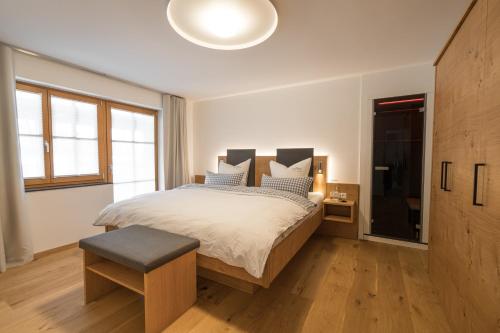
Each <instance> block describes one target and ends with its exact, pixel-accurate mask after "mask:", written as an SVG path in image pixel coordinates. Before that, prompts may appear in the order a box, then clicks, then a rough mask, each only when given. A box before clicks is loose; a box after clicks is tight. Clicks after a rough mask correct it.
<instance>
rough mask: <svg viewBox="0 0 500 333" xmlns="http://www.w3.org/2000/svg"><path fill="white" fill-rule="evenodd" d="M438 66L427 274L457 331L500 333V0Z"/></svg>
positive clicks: (467, 26)
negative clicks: (428, 272) (428, 273)
mask: <svg viewBox="0 0 500 333" xmlns="http://www.w3.org/2000/svg"><path fill="white" fill-rule="evenodd" d="M435 65H436V104H435V116H434V117H435V119H434V147H433V149H434V150H433V161H432V195H431V217H430V240H429V271H430V275H431V279H432V281H433V283H434V285H435V287H436V289H437V290H438V293H439V295H440V298H441V301H442V303H443V306H444V309H445V312H446V315H447V317H448V320H449V323H450V325H451V328H452V330H453V331H454V332H500V0H477V1H474V2H473V3H472V4H471V6H470V8H469V11H468V12H467V14H466V15H465V17H464V19H463V20H462V22H461V23H460V25H459V27H458V28H457V30H456V31H455V33H454V35H453V37H452V39H451V40H450V42H449V43H448V45H447V46H446V48H445V50H444V51H443V53H442V54H441V56H440V57H439V58H438V60H437V61H436V64H435Z"/></svg>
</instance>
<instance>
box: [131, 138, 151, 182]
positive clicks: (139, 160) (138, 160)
mask: <svg viewBox="0 0 500 333" xmlns="http://www.w3.org/2000/svg"><path fill="white" fill-rule="evenodd" d="M134 163H135V180H152V179H155V146H154V144H151V143H135V144H134Z"/></svg>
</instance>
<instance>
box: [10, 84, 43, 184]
mask: <svg viewBox="0 0 500 333" xmlns="http://www.w3.org/2000/svg"><path fill="white" fill-rule="evenodd" d="M21 89H22V90H21ZM16 100H17V117H18V130H19V142H20V146H21V165H22V168H23V173H24V178H25V179H26V180H25V181H26V184H27V185H36V184H41V183H44V182H45V181H46V180H47V179H48V178H49V177H50V163H49V159H48V157H49V156H48V151H49V146H48V136H47V133H48V131H47V127H48V119H47V114H46V106H47V94H46V92H45V91H44V90H43V89H40V88H37V87H33V86H28V85H21V84H18V90H17V91H16Z"/></svg>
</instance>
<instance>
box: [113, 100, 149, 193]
mask: <svg viewBox="0 0 500 333" xmlns="http://www.w3.org/2000/svg"><path fill="white" fill-rule="evenodd" d="M108 117H109V118H108V119H109V120H110V121H109V122H110V123H111V138H110V143H108V154H110V155H111V159H112V161H113V164H112V167H111V168H110V169H111V173H110V179H112V180H113V184H114V186H113V193H114V200H115V202H117V201H121V200H124V199H128V198H130V197H133V196H136V195H139V194H143V193H148V192H153V191H155V190H156V188H157V184H156V178H157V177H156V163H157V159H156V156H157V151H156V150H157V148H156V136H157V128H156V127H157V119H156V112H154V111H150V110H145V109H141V108H136V107H130V106H126V105H122V104H116V103H108Z"/></svg>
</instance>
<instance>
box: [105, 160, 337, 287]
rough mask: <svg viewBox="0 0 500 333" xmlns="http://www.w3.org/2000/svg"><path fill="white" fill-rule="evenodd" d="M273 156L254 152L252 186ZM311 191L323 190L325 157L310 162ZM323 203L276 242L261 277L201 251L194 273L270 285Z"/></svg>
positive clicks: (314, 224)
mask: <svg viewBox="0 0 500 333" xmlns="http://www.w3.org/2000/svg"><path fill="white" fill-rule="evenodd" d="M219 160H225V156H219ZM271 160H275V157H274V156H257V157H256V167H255V175H256V178H255V181H256V183H255V186H260V179H261V178H262V174H270V171H269V161H271ZM320 161H321V163H322V169H323V170H322V174H318V173H317V171H318V165H319V162H320ZM313 170H314V191H316V192H323V193H325V190H326V179H327V157H326V156H315V157H314V163H313ZM322 215H323V208H322V206H320V207H318V208H316V209H314V210H313V211H312V212H311V213H309V215H307V216H306V217H305V218H304V219H303V221H302V223H301V224H300V226H299V227H298V228H297V229H295V230H293V231H292V232H291V233H290V234H289V235H288V236H286V237H285V238H284V239H283V240H282V241H281V242H280V243H278V244H277V245H276V246H275V247H273V249H272V250H271V253H270V254H269V257H268V258H267V262H266V266H265V268H264V273H263V275H262V277H261V278H260V279H258V278H256V277H254V276H252V275H250V274H249V273H248V272H247V271H245V269H243V268H241V267H236V266H231V265H228V264H226V263H224V262H222V261H221V260H219V259H215V258H212V257H207V256H205V255H202V254H197V255H196V265H197V274H198V275H200V276H202V277H204V278H207V279H209V280H213V281H216V282H218V283H221V284H224V285H227V286H229V287H232V288H235V289H238V290H241V291H244V292H247V293H251V294H253V293H255V292H256V291H257V290H258V289H259V288H260V287H264V288H269V286H270V285H271V283H272V282H273V280H274V279H275V278H276V276H278V274H279V273H280V272H281V271H282V270H283V268H284V267H285V266H286V264H288V262H289V261H290V260H291V259H292V258H293V257H294V256H295V254H296V253H297V252H298V251H299V250H300V249H301V248H302V246H303V245H304V244H305V242H306V241H307V240H308V239H309V237H310V236H311V235H312V234H313V233H314V232H315V231H316V229H317V228H318V227H319V226H320V224H321V221H322ZM115 229H116V227H113V226H106V231H111V230H115Z"/></svg>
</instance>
